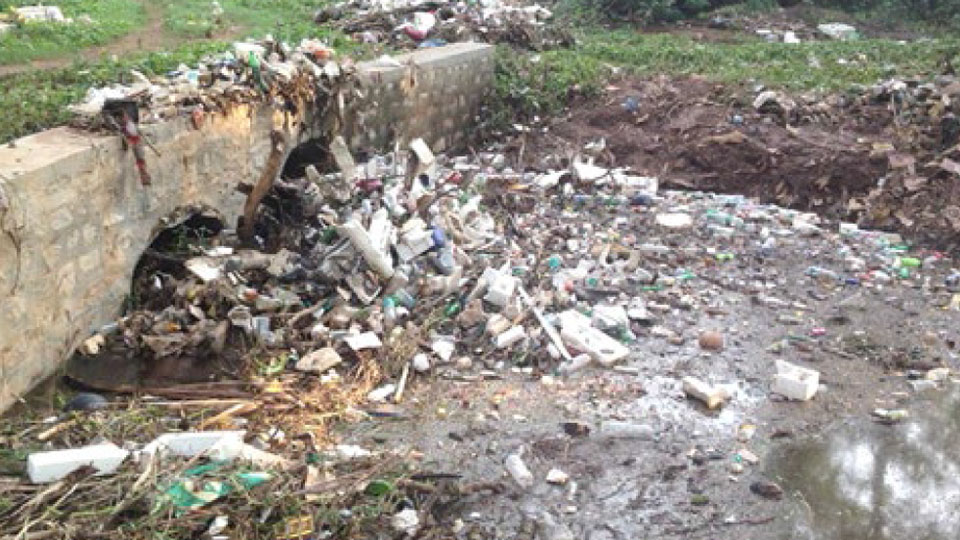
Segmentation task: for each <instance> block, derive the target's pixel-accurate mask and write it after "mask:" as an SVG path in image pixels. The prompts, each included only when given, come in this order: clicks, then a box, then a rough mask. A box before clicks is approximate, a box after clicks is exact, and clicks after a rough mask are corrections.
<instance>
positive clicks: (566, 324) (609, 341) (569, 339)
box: [560, 310, 630, 367]
mask: <svg viewBox="0 0 960 540" xmlns="http://www.w3.org/2000/svg"><path fill="white" fill-rule="evenodd" d="M560 325H561V330H560V337H561V338H563V341H564V343H565V344H566V345H567V346H568V347H571V348H573V349H576V350H578V351H582V352H585V353H587V354H589V355H590V356H591V357H592V358H593V359H594V360H596V361H597V362H598V363H599V364H600V365H602V366H608V367H609V366H612V365H613V364H615V363H617V362H619V361H620V360H623V359H624V358H626V357H627V355H629V354H630V349H629V348H627V347H626V346H624V345H623V344H622V343H620V342H619V341H617V340H615V339H613V338H612V337H610V336H608V335H606V334H604V333H603V332H601V331H600V330H597V329H596V328H593V327H591V326H590V319H588V318H586V317H585V316H584V315H582V314H581V313H579V312H577V311H574V310H568V311H565V312H563V313H561V314H560Z"/></svg>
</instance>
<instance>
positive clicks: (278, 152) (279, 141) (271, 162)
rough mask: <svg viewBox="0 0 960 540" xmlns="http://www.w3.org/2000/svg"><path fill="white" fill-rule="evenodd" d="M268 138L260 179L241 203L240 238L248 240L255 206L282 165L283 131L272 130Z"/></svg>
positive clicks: (284, 138)
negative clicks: (269, 143)
mask: <svg viewBox="0 0 960 540" xmlns="http://www.w3.org/2000/svg"><path fill="white" fill-rule="evenodd" d="M270 140H271V142H272V143H273V144H272V145H271V147H270V157H269V158H268V159H267V164H266V165H264V167H263V172H262V173H260V179H259V180H257V184H256V185H255V186H253V191H251V192H250V195H248V196H247V202H246V203H245V204H244V205H243V226H242V227H241V228H240V231H239V232H240V238H241V239H243V240H244V241H249V240H250V239H251V238H253V225H254V222H255V218H256V215H257V208H258V207H259V206H260V201H262V200H263V198H264V197H266V196H267V193H269V192H270V188H271V187H272V186H273V182H274V181H276V179H277V176H279V175H280V168H281V167H282V166H283V155H284V151H285V149H286V147H287V137H286V136H285V135H284V134H283V132H281V131H278V130H273V131H272V132H271V133H270Z"/></svg>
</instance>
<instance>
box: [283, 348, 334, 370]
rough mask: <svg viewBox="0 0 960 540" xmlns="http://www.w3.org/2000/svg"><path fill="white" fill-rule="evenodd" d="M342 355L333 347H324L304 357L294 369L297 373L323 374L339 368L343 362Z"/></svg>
mask: <svg viewBox="0 0 960 540" xmlns="http://www.w3.org/2000/svg"><path fill="white" fill-rule="evenodd" d="M342 361H343V359H342V358H340V354H339V353H337V351H335V350H334V349H333V348H331V347H324V348H323V349H318V350H316V351H313V352H310V353H307V354H305V355H303V358H301V359H300V360H298V361H297V364H296V365H295V366H294V368H295V369H296V370H297V371H306V372H310V373H323V372H325V371H327V370H328V369H330V368H332V367H334V366H337V365H339V364H340V362H342Z"/></svg>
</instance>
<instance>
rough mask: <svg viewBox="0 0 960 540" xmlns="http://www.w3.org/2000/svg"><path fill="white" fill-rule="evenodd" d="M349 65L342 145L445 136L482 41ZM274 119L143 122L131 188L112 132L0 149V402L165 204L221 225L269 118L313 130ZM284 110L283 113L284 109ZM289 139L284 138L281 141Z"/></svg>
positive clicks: (469, 116) (75, 323)
mask: <svg viewBox="0 0 960 540" xmlns="http://www.w3.org/2000/svg"><path fill="white" fill-rule="evenodd" d="M396 60H397V61H398V62H399V63H400V64H401V66H400V67H396V66H384V65H382V64H380V63H367V64H361V66H360V69H359V75H360V77H361V78H362V80H364V81H365V82H366V83H367V84H366V86H365V88H366V94H365V95H364V96H363V98H362V99H361V100H360V101H359V102H358V104H357V105H356V106H355V107H354V108H353V109H351V110H350V111H349V114H348V115H347V117H346V121H345V123H344V125H343V126H342V132H343V133H344V135H345V136H346V138H347V140H348V141H349V142H350V145H351V146H352V147H354V148H356V149H359V148H368V149H369V148H377V147H383V146H384V145H386V144H387V143H389V142H391V141H393V140H399V141H400V142H401V143H403V142H405V141H408V140H410V139H413V138H416V137H422V138H424V139H425V140H426V141H427V142H428V143H430V144H431V145H432V146H433V147H434V149H438V150H442V149H444V148H450V147H454V146H456V145H457V144H458V143H459V142H461V141H462V139H463V137H464V135H465V134H466V133H468V130H469V128H470V127H471V125H472V123H473V122H474V120H475V118H476V115H477V114H478V113H479V107H480V104H481V102H482V100H483V98H484V97H485V94H486V93H487V92H488V91H489V90H490V88H491V87H492V83H493V48H492V47H491V46H488V45H483V44H475V43H461V44H455V45H450V46H447V47H442V48H436V49H426V50H422V51H417V52H414V53H410V54H407V55H402V56H398V57H396ZM301 115H302V117H301V118H298V119H296V121H294V122H289V121H288V122H287V123H286V124H285V123H284V117H283V115H282V114H281V113H279V112H276V111H274V110H272V109H270V108H268V107H265V106H264V107H248V106H238V107H236V108H235V109H233V110H231V111H230V112H228V113H224V114H216V115H209V116H208V117H207V119H206V121H205V123H204V124H203V125H202V126H201V127H200V129H196V128H194V126H193V125H192V124H191V122H190V119H188V118H180V119H177V120H172V121H168V122H164V123H161V124H154V125H149V126H144V128H143V131H144V133H145V134H146V135H147V136H148V137H149V139H150V140H151V141H153V143H154V144H155V146H156V147H157V149H158V150H159V153H160V155H159V156H158V155H157V154H155V153H148V155H147V166H148V170H150V171H151V174H152V175H153V185H152V186H149V187H147V188H144V187H141V185H140V182H139V178H138V176H137V173H136V171H135V169H134V164H133V159H132V156H131V155H130V154H129V153H127V152H125V151H124V150H123V148H122V145H121V140H120V137H118V136H104V135H94V134H91V133H87V132H82V131H77V130H74V129H70V128H57V129H52V130H49V131H45V132H43V133H38V134H36V135H32V136H29V137H24V138H22V139H19V140H18V141H16V142H15V143H14V144H12V145H10V146H6V147H4V148H0V410H3V409H6V408H7V407H9V406H10V405H11V404H12V403H13V402H14V401H15V400H16V399H17V398H18V396H21V395H22V394H23V393H25V392H27V391H28V390H30V389H31V388H32V387H33V386H34V385H35V384H37V383H39V382H40V381H42V380H43V379H44V378H45V377H47V376H49V375H51V374H53V373H54V372H55V371H56V369H57V368H58V366H60V365H61V363H62V362H63V361H64V360H65V359H66V358H67V357H68V356H69V355H70V354H71V353H72V351H73V350H74V349H75V348H76V347H77V345H78V344H79V343H80V341H81V340H83V339H85V338H86V337H88V336H89V335H90V333H91V332H93V331H95V330H96V329H97V328H99V327H101V326H103V325H104V324H106V323H108V322H110V321H112V320H114V319H115V318H116V317H117V316H118V315H119V313H120V309H121V306H122V303H123V300H124V298H125V296H126V295H127V294H128V293H129V291H130V281H131V278H132V275H133V271H134V267H135V265H136V263H137V261H138V259H139V257H140V255H141V253H142V252H143V250H144V249H145V248H146V247H147V246H148V245H149V243H150V241H151V240H152V236H153V235H154V234H155V231H156V230H157V227H158V226H159V225H160V224H161V222H162V220H163V219H164V218H165V217H166V216H169V215H171V214H172V213H173V212H175V211H176V210H177V209H180V208H185V207H192V206H207V207H212V208H215V209H217V210H218V211H219V212H221V213H222V215H223V216H224V217H225V219H226V221H227V223H228V224H230V225H231V226H232V225H234V224H235V223H236V219H237V217H238V215H239V214H240V213H241V211H242V209H243V203H244V200H245V196H244V195H243V194H242V193H240V192H238V191H237V189H236V187H237V185H238V183H239V182H241V181H246V182H251V183H252V182H254V181H255V180H256V178H257V176H258V173H259V172H260V170H261V168H262V167H263V165H264V164H265V162H266V159H267V157H268V155H269V153H270V144H271V143H270V132H271V130H272V129H286V130H287V134H288V137H289V138H290V140H292V141H294V142H303V141H305V140H307V139H309V138H311V137H312V136H313V134H312V133H311V132H310V130H308V129H304V127H303V126H306V125H308V124H312V123H311V122H307V121H306V120H307V119H308V118H309V117H310V115H311V111H302V112H301ZM288 120H289V119H288ZM293 146H294V145H293V144H291V145H289V147H288V148H292V147H293Z"/></svg>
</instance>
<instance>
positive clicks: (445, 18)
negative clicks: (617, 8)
mask: <svg viewBox="0 0 960 540" xmlns="http://www.w3.org/2000/svg"><path fill="white" fill-rule="evenodd" d="M315 19H316V22H317V23H320V24H331V25H332V26H334V27H335V28H339V29H340V30H342V31H343V32H345V33H347V34H348V35H350V36H352V37H353V38H354V39H356V40H357V41H360V42H362V43H369V44H386V45H389V46H390V47H391V48H396V49H412V48H418V47H419V48H425V47H438V46H442V45H445V44H447V43H453V42H462V41H478V42H485V43H507V44H510V45H512V46H514V47H517V48H521V49H528V50H536V51H542V50H547V49H554V48H558V47H568V46H571V45H573V43H574V39H573V37H572V34H571V33H570V31H569V30H568V29H566V28H564V27H562V26H560V23H559V22H557V21H555V20H554V19H553V14H552V12H551V11H550V10H549V9H547V8H545V7H542V6H540V5H538V4H533V5H528V4H523V3H513V2H504V1H502V0H483V1H481V2H476V3H472V2H460V1H458V2H437V1H429V2H422V1H413V2H406V1H404V2H398V1H393V2H369V1H366V0H354V1H352V2H343V3H340V4H337V5H334V6H330V7H327V8H324V9H322V10H320V11H319V12H318V13H317V14H316V17H315Z"/></svg>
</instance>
